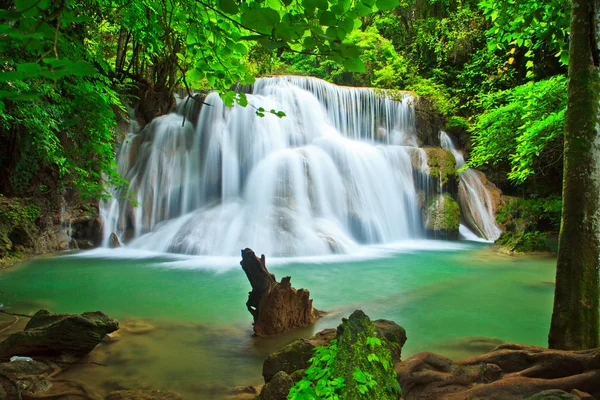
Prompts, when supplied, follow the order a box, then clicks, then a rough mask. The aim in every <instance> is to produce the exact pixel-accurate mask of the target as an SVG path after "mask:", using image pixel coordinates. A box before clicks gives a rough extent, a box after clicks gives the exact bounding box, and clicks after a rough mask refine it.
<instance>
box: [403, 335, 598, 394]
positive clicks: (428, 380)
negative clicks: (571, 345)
mask: <svg viewBox="0 0 600 400" xmlns="http://www.w3.org/2000/svg"><path fill="white" fill-rule="evenodd" d="M395 369H396V373H397V374H398V383H399V384H400V386H401V387H402V392H403V398H404V399H405V400H415V399H419V400H420V399H440V400H463V399H468V398H473V399H475V398H477V399H479V398H483V399H487V400H517V399H518V400H520V399H524V398H528V397H531V396H534V395H535V394H537V393H539V392H542V391H545V390H550V389H559V390H562V391H565V392H570V391H571V390H573V389H577V390H580V391H582V392H587V393H591V394H593V395H595V394H600V349H592V350H582V351H562V350H549V349H544V348H541V347H534V346H524V345H515V344H505V345H501V346H498V347H497V348H496V349H494V350H493V351H491V352H490V353H487V354H483V355H481V356H478V357H474V358H470V359H467V360H463V361H457V362H454V361H452V360H450V359H448V358H445V357H442V356H439V355H437V354H432V353H419V354H415V355H414V356H412V357H410V358H408V359H407V360H405V361H402V362H400V363H398V364H396V366H395Z"/></svg>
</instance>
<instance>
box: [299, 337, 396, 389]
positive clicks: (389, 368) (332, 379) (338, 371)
mask: <svg viewBox="0 0 600 400" xmlns="http://www.w3.org/2000/svg"><path fill="white" fill-rule="evenodd" d="M356 346H358V347H359V348H360V350H359V351H357V352H356V354H353V355H352V356H353V357H354V358H353V359H352V360H351V361H352V362H353V365H354V369H353V370H352V375H351V379H352V381H353V382H346V379H345V378H344V377H343V376H342V375H343V374H344V371H343V367H345V366H346V364H347V362H348V360H346V359H345V358H344V357H342V355H341V354H340V348H339V346H338V342H337V340H332V341H331V342H330V344H329V345H327V346H321V347H317V348H315V353H314V356H313V357H312V358H311V359H310V360H309V362H310V363H311V366H310V367H309V368H307V369H306V371H305V375H304V377H303V378H302V379H301V380H300V381H298V382H297V383H296V384H295V385H294V387H292V389H290V392H289V394H288V397H287V398H288V400H314V399H325V400H336V399H337V400H339V399H345V398H346V394H347V393H346V390H347V389H348V387H349V386H354V388H355V389H356V390H357V391H358V392H359V393H360V394H361V395H364V396H367V397H368V396H370V395H371V396H373V395H375V393H376V391H377V388H378V387H382V388H383V390H384V391H385V392H388V393H390V394H399V393H401V389H400V385H398V382H397V380H396V374H395V372H394V368H393V365H392V363H391V361H390V353H389V349H387V348H386V347H385V345H384V344H383V342H382V340H381V339H379V338H377V337H373V336H369V337H367V338H366V340H365V341H364V342H363V343H359V344H357V345H356ZM365 350H366V351H365ZM365 356H366V360H363V359H362V358H364V357H365ZM381 370H383V373H384V376H383V378H382V375H381V374H380V373H377V371H381Z"/></svg>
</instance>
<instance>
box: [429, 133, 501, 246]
mask: <svg viewBox="0 0 600 400" xmlns="http://www.w3.org/2000/svg"><path fill="white" fill-rule="evenodd" d="M440 142H441V145H442V147H443V148H444V149H447V150H450V151H451V152H452V154H454V158H456V168H457V169H458V168H460V167H462V166H463V165H464V164H465V159H464V157H463V155H462V153H461V152H459V151H458V150H457V149H456V147H455V146H454V143H453V142H452V139H450V137H449V136H448V135H447V134H446V132H440ZM459 178H460V183H459V186H458V199H459V203H460V206H461V213H462V215H463V218H465V219H466V220H467V221H469V222H470V224H471V225H472V226H471V227H472V228H473V229H476V230H477V231H478V232H480V233H481V235H482V236H483V237H484V238H485V239H487V240H489V241H494V240H496V239H498V237H500V234H501V233H502V231H501V230H500V228H499V227H498V225H497V224H496V218H495V214H494V209H493V205H492V198H491V196H490V192H489V191H488V189H487V188H486V187H485V185H484V184H483V182H482V181H481V179H480V178H479V176H478V175H477V173H476V172H475V171H474V170H472V169H470V168H468V169H466V170H464V171H462V172H460V173H459ZM473 225H474V226H473ZM465 229H466V230H468V229H467V228H466V227H465V228H463V230H462V231H459V232H460V233H461V234H462V235H463V236H464V237H465V238H467V239H469V236H471V235H469V233H471V234H472V232H471V231H470V230H469V232H466V231H465Z"/></svg>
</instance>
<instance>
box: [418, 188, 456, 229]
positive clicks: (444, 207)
mask: <svg viewBox="0 0 600 400" xmlns="http://www.w3.org/2000/svg"><path fill="white" fill-rule="evenodd" d="M423 225H424V226H425V229H426V231H427V234H428V235H429V236H431V237H433V238H441V239H457V238H458V228H459V225H460V207H459V206H458V203H457V202H456V201H455V200H454V199H453V198H452V197H451V196H450V195H449V194H447V193H444V194H443V195H440V196H438V197H437V198H434V199H432V200H430V201H429V204H428V205H427V207H425V208H424V209H423Z"/></svg>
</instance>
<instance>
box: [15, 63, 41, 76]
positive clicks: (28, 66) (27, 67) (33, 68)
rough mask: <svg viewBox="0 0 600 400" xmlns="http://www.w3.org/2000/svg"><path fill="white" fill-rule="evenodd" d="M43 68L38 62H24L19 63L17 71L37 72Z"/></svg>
mask: <svg viewBox="0 0 600 400" xmlns="http://www.w3.org/2000/svg"><path fill="white" fill-rule="evenodd" d="M41 70H42V67H41V66H40V64H38V63H22V64H17V71H19V72H23V73H25V74H28V75H29V74H37V73H39V72H40V71H41Z"/></svg>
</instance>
